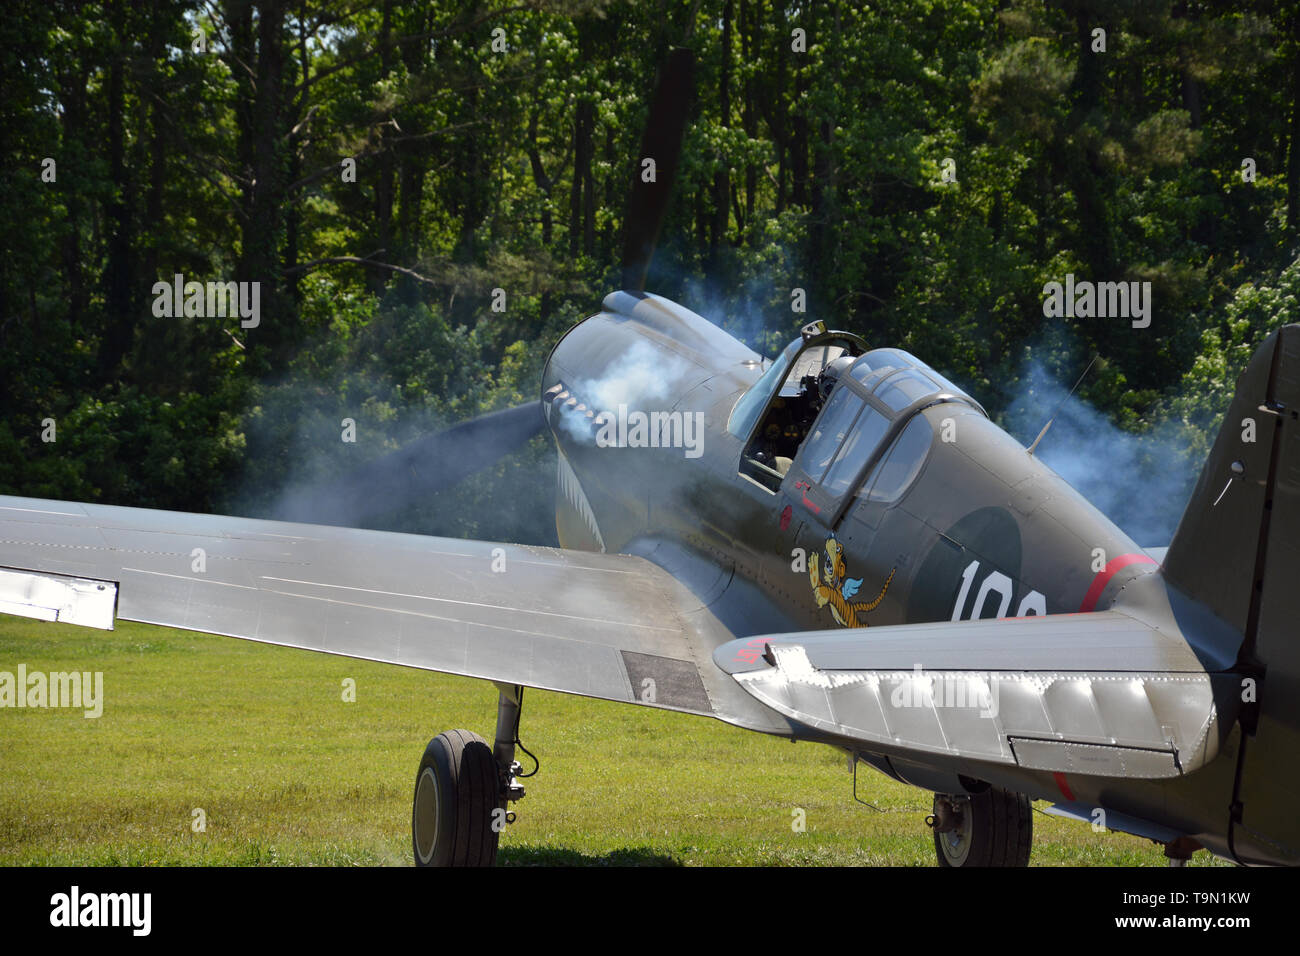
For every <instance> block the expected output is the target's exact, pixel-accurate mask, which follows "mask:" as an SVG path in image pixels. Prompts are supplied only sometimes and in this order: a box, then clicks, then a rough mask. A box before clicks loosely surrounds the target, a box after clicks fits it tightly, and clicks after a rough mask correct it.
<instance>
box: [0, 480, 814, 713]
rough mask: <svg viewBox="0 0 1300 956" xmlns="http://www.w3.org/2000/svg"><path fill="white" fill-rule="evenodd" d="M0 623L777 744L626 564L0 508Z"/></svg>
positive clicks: (326, 533) (162, 515)
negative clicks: (584, 708) (576, 699)
mask: <svg viewBox="0 0 1300 956" xmlns="http://www.w3.org/2000/svg"><path fill="white" fill-rule="evenodd" d="M0 612H8V613H13V614H21V615H25V616H29V617H38V618H44V619H47V620H64V621H69V622H71V623H77V624H90V625H97V626H101V627H110V628H111V627H112V623H113V620H114V618H115V617H116V618H121V619H123V620H128V621H141V622H145V623H149V624H161V625H165V626H168V627H176V628H183V629H186V630H192V631H204V632H207V633H211V634H222V635H227V636H229V637H238V638H246V639H249V640H254V641H262V642H265V643H268V644H279V645H283V646H285V647H297V648H303V649H306V650H312V651H323V652H326V653H330V654H341V655H344V656H347V657H357V658H362V659H365V660H372V661H381V662H384V663H390V664H400V665H404V666H407V667H418V668H424V669H426V670H433V671H443V672H446V673H451V674H464V675H467V676H470V677H478V678H483V679H485V680H491V681H496V682H500V683H506V684H519V685H522V686H525V687H537V688H541V689H545V690H554V691H561V692H564V693H571V694H580V695H583V696H588V697H597V698H602V699H605V700H613V701H622V702H627V703H636V704H645V705H648V706H654V707H661V708H665V709H669V710H680V711H686V712H689V713H694V714H704V715H707V716H712V717H717V718H719V719H721V720H724V721H726V722H728V723H733V724H737V725H739V726H743V727H747V728H749V729H753V730H761V731H767V732H773V733H781V732H785V731H787V730H788V723H787V722H786V721H785V720H783V719H782V718H780V717H779V716H777V715H776V714H774V713H773V712H772V711H771V710H768V709H767V708H765V707H763V706H762V705H760V704H759V703H758V702H757V701H755V700H753V699H752V698H750V697H749V695H747V694H745V693H744V692H743V691H741V690H740V689H739V687H737V685H736V684H735V683H734V682H733V681H732V680H731V679H730V678H729V677H728V676H727V675H726V674H724V673H722V672H721V671H719V670H718V669H717V668H716V667H714V666H713V664H712V662H711V655H712V652H713V650H714V649H715V648H716V647H718V646H719V645H720V644H723V643H725V642H727V641H729V640H731V639H733V638H734V637H735V635H734V634H733V633H732V632H731V631H730V630H728V629H727V628H726V627H725V626H724V625H723V624H722V623H721V622H719V621H718V620H717V618H716V617H715V616H714V615H713V614H712V613H711V612H710V611H709V609H708V607H707V606H705V604H704V602H702V601H701V600H700V599H699V598H697V597H696V596H695V595H694V594H693V593H692V592H691V591H690V589H689V588H688V587H687V586H686V585H685V584H683V583H682V582H680V581H678V580H677V579H676V578H674V577H673V576H672V575H671V574H669V573H668V572H667V571H665V570H663V569H662V568H660V567H659V566H658V565H656V564H654V563H652V562H650V561H648V560H646V559H644V558H639V557H633V556H629V555H610V554H595V553H588V552H583V551H565V550H558V549H553V548H539V547H526V546H522V545H511V544H496V543H491V542H482V541H465V540H459V539H448V538H433V537H424V536H420V535H409V534H393V533H388V532H378V531H362V530H357V529H350V528H332V527H322V526H316V525H304V524H290V523H285V522H274V521H260V520H256V519H251V518H230V517H223V516H219V515H197V514H183V513H179V512H168V511H152V510H145V509H138V508H119V507H112V506H105V505H89V504H76V503H69V502H62V501H46V500H41V499H35V498H12V497H3V496H0Z"/></svg>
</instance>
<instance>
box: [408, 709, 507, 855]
mask: <svg viewBox="0 0 1300 956" xmlns="http://www.w3.org/2000/svg"><path fill="white" fill-rule="evenodd" d="M497 688H498V690H499V691H500V696H499V698H498V701H497V729H496V739H495V741H494V745H493V746H492V747H491V748H489V747H488V745H487V741H485V740H484V739H483V738H482V737H480V736H479V735H478V734H476V733H473V732H472V731H468V730H449V731H447V732H446V733H442V734H439V735H438V736H437V737H434V738H433V739H432V740H431V741H429V745H428V746H427V747H426V748H425V749H424V756H423V757H422V758H421V759H420V768H419V770H417V771H416V774H415V798H414V800H413V802H412V806H411V849H412V851H413V853H414V855H415V865H416V866H491V865H492V864H493V863H494V862H495V861H496V855H497V842H498V840H499V839H500V836H501V831H502V830H504V829H505V827H506V824H507V823H513V822H514V818H515V815H514V812H513V811H511V810H508V809H506V806H507V804H508V803H510V802H512V801H515V800H519V799H521V798H522V797H523V796H524V788H523V786H522V785H521V784H520V783H519V781H518V780H517V779H516V778H515V774H516V773H517V772H518V771H519V770H520V769H521V768H520V766H519V764H518V763H516V762H515V741H516V739H517V735H518V731H519V713H520V707H521V701H522V699H523V688H521V687H515V686H511V685H506V684H498V685H497Z"/></svg>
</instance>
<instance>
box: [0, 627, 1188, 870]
mask: <svg viewBox="0 0 1300 956" xmlns="http://www.w3.org/2000/svg"><path fill="white" fill-rule="evenodd" d="M20 663H23V664H26V665H27V668H28V671H29V672H31V671H46V672H48V671H62V670H73V669H76V670H83V671H84V670H91V671H102V672H103V674H104V697H105V704H104V712H103V716H102V717H100V718H99V719H86V718H85V717H84V716H83V715H82V712H81V711H80V710H67V709H13V708H3V709H0V864H7V865H14V864H42V865H46V864H58V865H101V864H119V865H122V864H125V865H175V864H190V865H194V864H198V865H249V864H254V865H262V864H325V865H375V864H394V865H407V864H408V863H409V862H410V857H411V844H410V803H411V790H412V787H413V785H414V778H415V768H416V765H417V763H418V761H419V759H420V755H421V753H422V752H423V749H424V745H425V743H426V742H427V741H428V739H429V738H430V737H432V736H433V735H435V734H437V733H438V732H440V731H443V730H449V729H451V728H454V727H465V728H468V729H471V730H476V731H478V732H479V733H480V734H483V735H484V736H485V737H488V738H489V739H490V737H491V733H492V729H493V726H494V723H495V719H496V690H495V688H493V687H492V686H491V685H490V684H485V683H482V682H478V681H472V680H468V679H465V678H458V677H447V676H443V675H437V674H430V673H426V672H422V671H414V670H407V669H404V668H398V667H388V666H384V665H380V664H369V663H365V662H361V661H353V660H349V659H346V658H341V657H332V656H329V655H324V654H312V653H308V652H305V651H294V650H287V649H284V648H277V647H268V646H264V645H260V644H252V643H249V642H245V641H236V640H231V639H229V638H221V637H209V636H205V635H201V634H193V633H189V632H185V631H174V630H169V629H165V628H157V627H149V626H146V625H137V624H125V623H123V624H119V626H118V629H117V630H116V631H113V632H111V633H106V632H100V631H92V630H86V629H82V628H74V627H69V626H64V625H55V624H45V623H42V622H37V621H25V620H21V619H17V618H12V617H4V618H2V619H0V670H7V671H10V672H15V671H16V670H17V667H18V665H19V664H20ZM349 677H350V678H352V679H354V680H355V681H356V693H357V699H356V702H355V703H345V702H344V701H343V699H342V696H343V695H342V682H343V680H344V678H349ZM522 737H523V740H524V743H525V745H527V746H528V747H529V749H531V750H532V751H533V752H535V753H537V754H538V755H539V756H540V757H541V758H542V770H541V773H540V774H538V775H537V776H536V777H533V778H532V779H530V780H528V781H527V782H526V783H527V786H528V796H527V797H526V798H525V799H524V800H523V801H522V802H520V803H518V804H516V805H515V809H516V810H517V811H518V813H519V818H518V821H517V822H516V823H515V824H514V825H512V826H511V827H509V828H508V829H507V830H506V832H505V834H503V838H502V850H501V854H500V860H501V862H503V863H505V864H507V865H549V864H563V865H570V864H573V865H597V866H600V865H627V864H638V865H706V866H727V865H762V866H767V865H802V864H814V865H822V864H830V865H845V864H847V865H885V866H930V865H933V856H934V850H933V845H932V842H931V838H930V833H929V831H928V830H927V829H926V827H925V826H924V823H923V820H924V817H925V815H926V813H927V812H929V799H928V797H929V795H928V794H927V793H924V792H922V791H920V790H916V789H913V788H910V787H906V786H904V785H902V784H898V783H895V782H893V781H891V780H889V779H888V778H886V777H884V776H882V775H881V774H879V773H877V772H875V771H873V770H870V769H869V768H867V767H865V766H862V767H860V768H859V787H860V789H859V792H860V794H861V795H862V796H863V797H864V798H865V799H868V800H870V801H871V802H872V803H874V804H875V805H876V806H878V807H880V808H881V809H882V810H884V811H885V812H883V813H877V812H875V811H873V810H870V809H868V808H867V807H864V806H861V805H859V804H856V803H854V802H853V800H852V797H851V785H852V776H851V775H850V773H849V772H848V770H847V766H846V763H845V760H844V757H843V756H842V755H841V754H840V753H839V752H838V751H834V750H831V749H830V748H827V747H819V746H816V745H812V744H798V745H792V744H790V743H789V742H788V741H782V740H778V739H775V738H770V737H764V736H760V735H758V734H752V733H746V732H745V731H741V730H738V729H736V728H733V727H729V726H726V725H725V724H722V723H719V722H717V721H713V720H708V719H705V718H701V717H690V716H686V715H682V714H674V713H669V712H665V711H657V710H651V709H648V708H641V707H628V706H620V705H617V704H610V703H605V702H601V701H592V700H585V699H582V698H577V697H569V696H565V695H560V694H549V693H543V692H539V691H529V692H527V696H526V699H525V709H524V721H523V728H522ZM521 759H523V758H521ZM196 808H201V809H202V810H203V811H204V813H205V815H206V824H207V825H206V830H205V831H204V832H201V833H195V832H193V830H192V827H191V822H192V820H193V816H192V814H193V811H194V810H195V809H196ZM795 808H802V809H803V810H804V811H805V813H806V824H807V826H806V830H805V832H802V833H796V832H794V831H793V829H792V826H791V822H792V819H793V811H794V810H795ZM1208 862H1210V860H1209V859H1208V854H1205V853H1198V854H1197V855H1196V858H1195V860H1193V863H1208ZM1032 863H1033V864H1035V865H1062V864H1065V865H1125V866H1128V865H1150V866H1161V865H1163V864H1164V857H1163V855H1162V853H1161V851H1160V849H1159V848H1158V847H1154V846H1152V845H1151V844H1150V843H1147V842H1146V841H1144V840H1140V839H1137V838H1135V837H1131V836H1127V835H1124V834H1118V833H1100V834H1099V833H1093V832H1092V830H1091V829H1090V828H1089V827H1088V826H1085V825H1083V824H1077V823H1069V822H1067V821H1062V820H1059V819H1056V818H1053V817H1048V816H1045V815H1043V814H1040V813H1036V814H1035V815H1034V853H1033V858H1032Z"/></svg>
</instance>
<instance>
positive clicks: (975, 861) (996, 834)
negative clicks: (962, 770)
mask: <svg viewBox="0 0 1300 956" xmlns="http://www.w3.org/2000/svg"><path fill="white" fill-rule="evenodd" d="M1033 812H1034V811H1033V807H1032V806H1031V805H1030V802H1029V798H1028V797H1026V796H1025V795H1024V794H1023V793H1012V792H1011V791H1010V790H1003V789H1001V788H1000V787H988V788H986V789H985V790H983V791H981V792H980V793H972V794H962V795H960V796H958V795H954V794H943V793H936V794H935V795H934V817H933V818H932V819H934V820H936V821H938V823H939V825H937V826H935V828H934V850H935V855H936V856H938V858H939V865H940V866H952V867H957V866H966V867H978V866H1028V865H1029V850H1030V847H1031V846H1032V845H1033V842H1034V820H1033Z"/></svg>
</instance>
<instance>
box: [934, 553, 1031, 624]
mask: <svg viewBox="0 0 1300 956" xmlns="http://www.w3.org/2000/svg"><path fill="white" fill-rule="evenodd" d="M979 566H980V563H979V561H972V562H971V563H970V564H968V565H966V570H965V571H963V572H962V573H961V590H960V591H958V592H957V603H956V604H955V605H954V606H953V609H952V620H954V621H960V620H963V619H964V620H968V621H974V620H977V619H978V618H980V617H982V616H983V613H984V604H985V602H986V601H987V600H988V598H989V595H990V594H996V595H997V596H998V598H999V601H998V612H997V613H996V614H994V615H993V616H994V617H1006V616H1007V608H1009V607H1010V606H1011V594H1012V591H1013V589H1014V587H1015V585H1014V584H1013V583H1012V581H1011V579H1010V578H1009V577H1007V576H1006V575H1005V574H1003V573H1002V572H1001V571H990V572H989V573H988V574H987V575H985V577H984V582H983V583H982V584H981V585H980V589H979V591H977V592H976V594H975V603H974V604H973V605H972V606H971V609H970V613H969V614H967V615H963V614H962V610H963V609H964V608H965V606H966V599H967V598H968V597H970V587H971V584H972V583H973V582H974V581H975V575H976V573H977V572H978V571H979ZM1046 613H1047V598H1045V597H1043V595H1042V594H1040V593H1039V592H1037V591H1030V592H1029V593H1028V594H1026V595H1025V596H1024V598H1023V599H1021V601H1020V607H1018V608H1017V609H1016V617H1028V616H1029V615H1030V614H1046Z"/></svg>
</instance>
